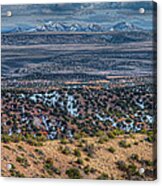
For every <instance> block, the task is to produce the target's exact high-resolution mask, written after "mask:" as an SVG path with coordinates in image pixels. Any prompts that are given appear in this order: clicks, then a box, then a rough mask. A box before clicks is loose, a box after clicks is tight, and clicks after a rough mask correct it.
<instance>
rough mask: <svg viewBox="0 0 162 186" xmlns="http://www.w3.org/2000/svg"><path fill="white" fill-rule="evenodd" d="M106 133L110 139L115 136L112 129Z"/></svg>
mask: <svg viewBox="0 0 162 186" xmlns="http://www.w3.org/2000/svg"><path fill="white" fill-rule="evenodd" d="M107 135H108V137H109V138H111V139H114V138H115V134H114V133H113V132H112V131H110V132H108V133H107Z"/></svg>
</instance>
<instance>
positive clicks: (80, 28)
mask: <svg viewBox="0 0 162 186" xmlns="http://www.w3.org/2000/svg"><path fill="white" fill-rule="evenodd" d="M49 31H51V32H107V31H111V32H113V31H116V32H123V31H124V32H130V31H142V29H141V28H139V27H137V26H135V25H134V24H132V23H128V22H119V23H117V24H115V25H114V26H112V27H110V28H106V27H104V26H100V25H98V24H94V23H90V24H79V23H71V24H64V23H59V22H53V21H48V22H46V23H44V24H43V25H40V26H36V27H21V26H19V27H15V28H12V29H6V30H2V33H19V32H31V33H32V32H49Z"/></svg>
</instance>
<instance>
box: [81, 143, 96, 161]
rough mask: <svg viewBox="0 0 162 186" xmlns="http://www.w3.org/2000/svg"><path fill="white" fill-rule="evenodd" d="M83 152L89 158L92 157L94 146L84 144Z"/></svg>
mask: <svg viewBox="0 0 162 186" xmlns="http://www.w3.org/2000/svg"><path fill="white" fill-rule="evenodd" d="M83 150H84V151H85V152H87V155H88V156H89V157H91V158H92V157H93V156H94V154H95V147H94V144H86V145H85V147H84V149H83Z"/></svg>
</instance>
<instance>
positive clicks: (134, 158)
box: [130, 154, 139, 161]
mask: <svg viewBox="0 0 162 186" xmlns="http://www.w3.org/2000/svg"><path fill="white" fill-rule="evenodd" d="M130 159H131V160H136V161H138V160H139V156H138V154H132V155H131V156H130Z"/></svg>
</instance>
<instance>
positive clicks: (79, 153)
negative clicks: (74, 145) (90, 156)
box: [74, 149, 81, 157]
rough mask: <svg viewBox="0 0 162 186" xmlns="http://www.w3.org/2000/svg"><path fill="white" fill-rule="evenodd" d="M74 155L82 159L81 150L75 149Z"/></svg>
mask: <svg viewBox="0 0 162 186" xmlns="http://www.w3.org/2000/svg"><path fill="white" fill-rule="evenodd" d="M74 155H75V156H76V157H81V152H80V150H79V149H74Z"/></svg>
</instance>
